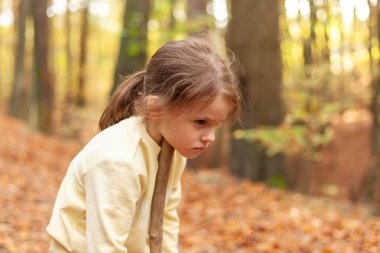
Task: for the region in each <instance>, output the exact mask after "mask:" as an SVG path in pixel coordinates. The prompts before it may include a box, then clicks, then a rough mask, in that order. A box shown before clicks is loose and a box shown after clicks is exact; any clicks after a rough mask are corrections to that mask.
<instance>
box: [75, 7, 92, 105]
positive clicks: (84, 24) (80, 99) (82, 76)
mask: <svg viewBox="0 0 380 253" xmlns="http://www.w3.org/2000/svg"><path fill="white" fill-rule="evenodd" d="M89 4H90V2H89V1H88V2H87V4H86V6H85V7H84V8H83V10H82V13H81V35H80V53H79V80H78V93H77V97H76V105H77V106H84V105H85V104H86V98H85V87H84V85H85V81H86V59H87V44H88V43H87V42H88V39H87V38H88V29H89V27H88V5H89Z"/></svg>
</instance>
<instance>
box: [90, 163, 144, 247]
mask: <svg viewBox="0 0 380 253" xmlns="http://www.w3.org/2000/svg"><path fill="white" fill-rule="evenodd" d="M84 183H85V192H86V209H87V213H86V251H87V252H91V253H97V252H99V253H105V252H114V253H121V252H123V253H126V252H128V250H127V248H126V247H125V246H124V243H125V241H126V240H127V238H128V234H129V231H130V228H131V226H132V222H133V218H134V216H135V211H136V202H137V201H138V199H139V198H140V195H141V191H142V190H141V189H142V187H144V184H145V182H144V176H142V175H140V174H139V170H138V169H137V168H136V167H134V166H132V165H131V164H128V163H126V162H120V161H111V160H105V161H102V162H99V163H98V164H97V165H96V166H94V167H93V168H90V169H89V170H88V171H87V172H86V174H85V177H84Z"/></svg>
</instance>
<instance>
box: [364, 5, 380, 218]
mask: <svg viewBox="0 0 380 253" xmlns="http://www.w3.org/2000/svg"><path fill="white" fill-rule="evenodd" d="M376 12H377V15H376V16H377V38H378V40H379V41H380V5H379V4H377V11H376ZM376 68H378V69H380V63H377V66H376ZM376 72H378V71H374V73H373V74H372V99H371V108H370V109H371V113H372V133H371V162H370V168H369V170H368V174H367V176H366V178H365V184H364V185H365V195H366V196H365V197H366V199H367V200H368V201H371V202H372V203H373V205H374V208H375V211H376V212H378V213H380V196H379V194H376V185H377V184H378V179H379V173H380V143H379V141H380V122H379V106H380V105H379V95H380V77H378V76H377V75H376Z"/></svg>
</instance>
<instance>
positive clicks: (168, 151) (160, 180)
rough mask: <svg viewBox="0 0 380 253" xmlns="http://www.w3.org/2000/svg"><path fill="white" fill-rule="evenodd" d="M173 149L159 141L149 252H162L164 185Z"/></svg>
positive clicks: (167, 176) (166, 182)
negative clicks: (159, 149)
mask: <svg viewBox="0 0 380 253" xmlns="http://www.w3.org/2000/svg"><path fill="white" fill-rule="evenodd" d="M173 153H174V149H173V147H172V146H171V145H170V144H169V143H168V142H167V141H166V140H165V139H163V140H162V143H161V152H160V155H159V156H158V170H157V175H156V183H155V185H154V191H153V198H152V208H151V211H150V227H149V247H150V253H161V252H162V237H163V221H164V208H165V197H166V187H167V184H168V179H169V174H170V165H171V162H172V159H173Z"/></svg>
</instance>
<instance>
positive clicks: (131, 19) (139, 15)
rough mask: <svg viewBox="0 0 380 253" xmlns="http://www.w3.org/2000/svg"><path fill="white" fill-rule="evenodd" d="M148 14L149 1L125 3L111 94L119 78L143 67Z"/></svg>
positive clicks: (141, 0) (128, 1)
mask: <svg viewBox="0 0 380 253" xmlns="http://www.w3.org/2000/svg"><path fill="white" fill-rule="evenodd" d="M149 12H150V1H149V0H140V1H130V0H127V1H126V4H125V12H124V22H123V31H122V33H121V41H120V49H119V55H118V59H117V64H116V67H115V71H114V77H113V86H112V90H111V94H112V93H113V92H114V91H115V89H116V87H117V86H118V85H119V84H120V81H121V79H120V77H121V76H124V75H129V74H132V73H133V72H135V71H136V70H138V69H141V68H143V67H144V66H145V61H146V48H147V23H148V18H149Z"/></svg>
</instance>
